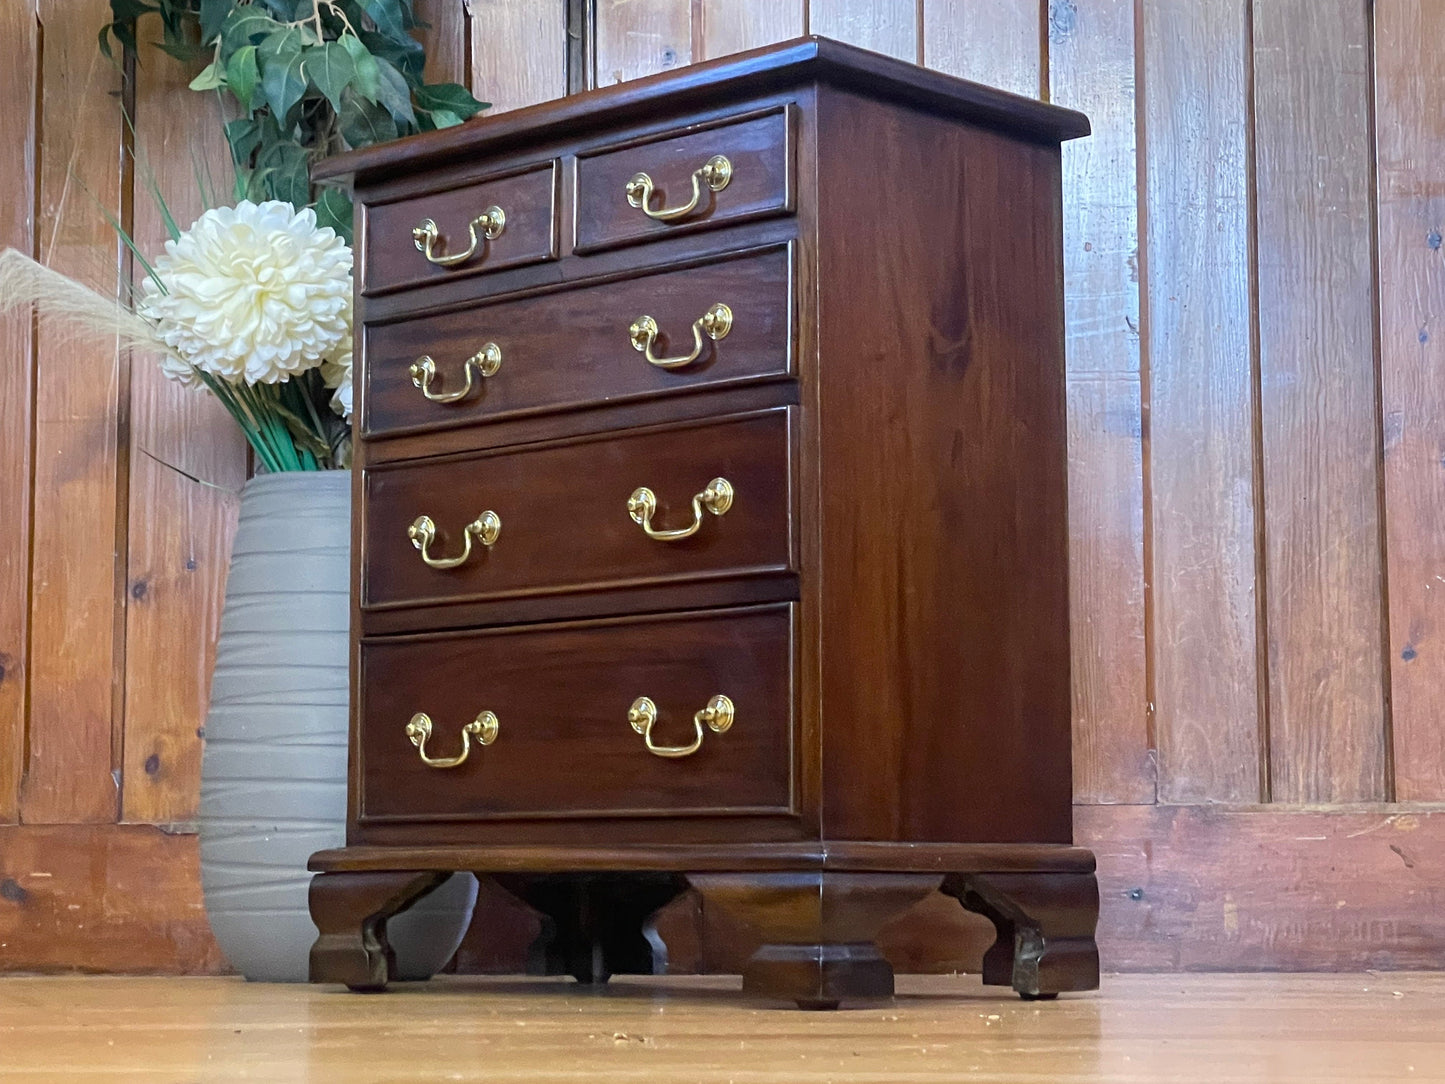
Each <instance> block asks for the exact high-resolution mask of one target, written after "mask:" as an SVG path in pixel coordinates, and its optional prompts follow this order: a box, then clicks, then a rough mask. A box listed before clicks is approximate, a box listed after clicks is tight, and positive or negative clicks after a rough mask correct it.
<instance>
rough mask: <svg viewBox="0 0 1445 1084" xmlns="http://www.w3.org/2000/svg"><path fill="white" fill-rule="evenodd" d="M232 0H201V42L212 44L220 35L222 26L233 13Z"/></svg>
mask: <svg viewBox="0 0 1445 1084" xmlns="http://www.w3.org/2000/svg"><path fill="white" fill-rule="evenodd" d="M231 8H232V4H231V0H201V16H200V17H201V44H202V45H210V44H211V42H213V41H215V40H216V38H218V37H220V34H221V27H223V26H224V25H225V24H226V17H227V16H228V15H230V14H231Z"/></svg>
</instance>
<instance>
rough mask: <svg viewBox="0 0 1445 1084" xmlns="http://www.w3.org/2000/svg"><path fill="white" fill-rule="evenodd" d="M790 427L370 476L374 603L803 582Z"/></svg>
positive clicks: (719, 427)
mask: <svg viewBox="0 0 1445 1084" xmlns="http://www.w3.org/2000/svg"><path fill="white" fill-rule="evenodd" d="M791 428H792V408H790V407H778V408H774V409H771V410H766V411H760V412H757V413H753V414H745V415H737V416H735V417H732V418H726V419H721V420H710V421H693V422H683V423H676V424H672V425H667V426H658V427H655V428H651V429H637V430H630V431H627V432H624V433H622V434H615V433H609V434H605V435H601V436H597V437H592V438H587V439H584V440H577V441H572V442H570V443H565V444H564V443H557V444H551V445H535V446H531V447H526V448H521V449H513V450H507V451H497V452H492V453H488V454H483V455H473V456H466V457H458V458H450V459H445V460H436V461H432V462H426V463H410V464H400V465H395V466H384V467H381V466H379V467H374V468H371V469H369V470H367V471H366V474H365V479H364V481H363V490H362V492H363V498H362V499H363V501H364V505H363V515H364V517H365V524H364V527H363V539H364V546H365V548H364V550H363V552H362V581H361V600H362V605H363V606H364V607H369V608H384V607H397V606H409V605H430V604H437V603H446V602H458V601H464V600H466V601H471V600H479V599H489V598H499V597H508V596H517V595H535V594H554V593H559V592H567V591H584V590H605V589H611V588H619V587H632V586H644V585H645V586H653V585H660V584H664V583H669V582H676V581H685V580H694V579H701V578H719V577H734V576H748V575H757V574H763V573H769V572H782V571H787V570H790V569H792V568H793V567H794V561H793V547H792V543H791V537H790V512H791V509H792V497H791V490H792V484H791V467H790V463H791V443H792V441H791ZM717 479H721V480H723V482H725V483H726V484H725V485H718V484H714V480H717ZM639 490H643V492H642V493H639V492H638V491H639ZM649 492H650V493H651V495H652V497H651V509H650V510H649V498H648V497H647V495H646V494H647V493H649ZM667 532H672V533H671V534H670V535H669V534H668V533H667ZM680 532H688V533H687V535H686V537H683V536H682V534H681V533H680ZM659 536H660V537H659Z"/></svg>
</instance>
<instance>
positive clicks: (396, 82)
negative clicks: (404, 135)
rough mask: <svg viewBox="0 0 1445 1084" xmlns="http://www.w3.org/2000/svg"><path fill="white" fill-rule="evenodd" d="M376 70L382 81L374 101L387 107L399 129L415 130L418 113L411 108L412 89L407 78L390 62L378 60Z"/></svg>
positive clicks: (379, 82)
mask: <svg viewBox="0 0 1445 1084" xmlns="http://www.w3.org/2000/svg"><path fill="white" fill-rule="evenodd" d="M376 69H377V72H378V74H379V75H380V79H379V80H378V85H377V93H376V96H375V98H373V99H372V100H373V101H378V102H380V103H381V104H382V105H384V106H385V107H386V111H387V112H388V113H390V114H391V117H392V119H393V120H394V121H396V123H397V125H398V127H407V128H415V127H416V113H415V112H414V111H413V110H412V107H411V87H410V86H408V85H407V82H406V76H404V75H402V74H401V72H399V71H397V70H396V67H395V65H393V64H392V63H391V61H389V60H377V61H376Z"/></svg>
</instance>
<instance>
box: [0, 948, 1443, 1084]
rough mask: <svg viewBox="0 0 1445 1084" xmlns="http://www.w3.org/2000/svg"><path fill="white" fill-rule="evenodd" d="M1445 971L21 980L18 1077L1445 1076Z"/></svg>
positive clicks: (4, 1008)
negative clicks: (789, 999) (796, 979)
mask: <svg viewBox="0 0 1445 1084" xmlns="http://www.w3.org/2000/svg"><path fill="white" fill-rule="evenodd" d="M1442 1002H1445V975H1429V974H1418V975H1391V976H1366V975H1196V976H1192V977H1190V978H1189V979H1187V980H1181V979H1179V978H1176V977H1174V976H1162V975H1128V976H1114V975H1110V976H1108V977H1106V978H1105V980H1104V985H1103V987H1102V989H1100V990H1098V991H1097V992H1093V993H1089V994H1085V995H1082V996H1074V997H1069V996H1066V997H1063V998H1060V999H1059V1000H1058V1001H1057V1002H1053V1003H1049V1004H1045V1005H1040V1004H1037V1003H1034V1002H1029V1001H1024V1000H1022V999H1020V998H1018V997H1016V996H1014V994H1013V993H1012V992H1011V991H1009V990H1006V989H998V988H993V987H984V986H981V985H980V983H979V980H978V979H976V978H972V977H970V976H958V975H938V976H929V977H912V976H902V977H900V979H899V981H898V997H897V1000H896V1001H894V1000H889V1001H886V1002H883V1003H873V1004H868V1003H866V1002H865V1003H861V1004H858V1005H857V1006H856V1007H854V1006H853V1005H851V1004H847V1003H845V1008H844V1009H843V1011H841V1012H839V1013H836V1014H834V1013H822V1014H815V1015H807V1016H805V1015H802V1014H800V1013H798V1012H796V1011H794V1010H792V1009H791V1008H783V1007H782V1005H783V1004H784V1003H776V1002H775V1003H768V1002H760V1001H755V1000H753V999H751V998H747V997H743V996H742V995H741V990H740V983H739V980H738V979H737V978H696V979H682V978H677V977H675V976H669V975H662V976H656V977H653V976H647V977H641V976H632V975H628V976H620V977H618V978H617V979H614V980H613V982H612V984H611V985H610V986H608V987H606V988H605V989H600V990H599V989H597V988H595V987H590V986H582V985H579V984H577V983H575V982H573V981H572V980H571V979H567V978H557V979H551V980H546V981H534V982H518V981H517V980H516V979H490V980H478V979H454V978H448V979H443V980H439V981H437V982H434V983H432V984H431V985H430V986H427V987H423V988H420V989H415V990H406V991H404V992H399V993H397V994H395V995H393V996H391V997H385V998H382V997H364V996H353V995H348V994H347V993H346V992H345V991H342V990H339V989H337V988H336V987H328V986H309V985H306V984H304V983H296V984H291V985H273V984H268V983H248V982H242V981H240V980H238V979H231V978H197V979H187V980H185V981H176V980H174V979H166V978H118V979H114V980H108V981H96V980H95V979H91V978H86V977H73V976H44V977H34V978H24V979H22V978H12V979H10V980H8V981H7V982H6V983H5V984H4V987H3V989H0V1034H3V1035H4V1037H5V1043H6V1046H5V1070H6V1075H7V1077H10V1078H12V1079H15V1080H29V1081H31V1082H39V1081H104V1080H110V1081H133V1080H141V1081H146V1082H155V1084H161V1082H165V1084H175V1082H182V1081H206V1082H208V1084H209V1082H217V1081H227V1080H259V1081H273V1082H288V1084H290V1082H295V1081H330V1082H337V1081H345V1082H375V1081H404V1080H405V1081H433V1080H445V1081H456V1082H465V1084H517V1082H524V1081H552V1082H554V1084H556V1082H559V1081H586V1082H587V1084H637V1082H639V1081H667V1082H674V1084H675V1082H685V1084H735V1082H739V1081H746V1082H754V1081H762V1082H766V1084H823V1082H827V1084H864V1082H886V1084H958V1082H960V1081H967V1082H968V1084H1019V1082H1021V1081H1028V1082H1036V1084H1041V1082H1060V1081H1067V1082H1068V1084H1201V1082H1204V1081H1208V1082H1213V1081H1229V1082H1244V1081H1248V1082H1258V1081H1268V1082H1269V1084H1341V1082H1351V1084H1367V1082H1368V1084H1381V1082H1396V1084H1398V1082H1401V1081H1409V1082H1411V1084H1442V1082H1445V1033H1442V1031H1441V1028H1440V1006H1441V1003H1442Z"/></svg>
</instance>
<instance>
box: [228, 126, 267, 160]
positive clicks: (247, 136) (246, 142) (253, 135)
mask: <svg viewBox="0 0 1445 1084" xmlns="http://www.w3.org/2000/svg"><path fill="white" fill-rule="evenodd" d="M226 142H227V143H229V144H230V145H231V159H232V161H234V162H235V163H236V165H238V166H249V165H250V164H251V155H253V154H255V153H256V148H257V147H259V146H260V145H261V122H260V121H259V120H257V119H256V118H255V117H242V118H241V119H240V120H233V121H231V122H230V123H229V124H227V125H226Z"/></svg>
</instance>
